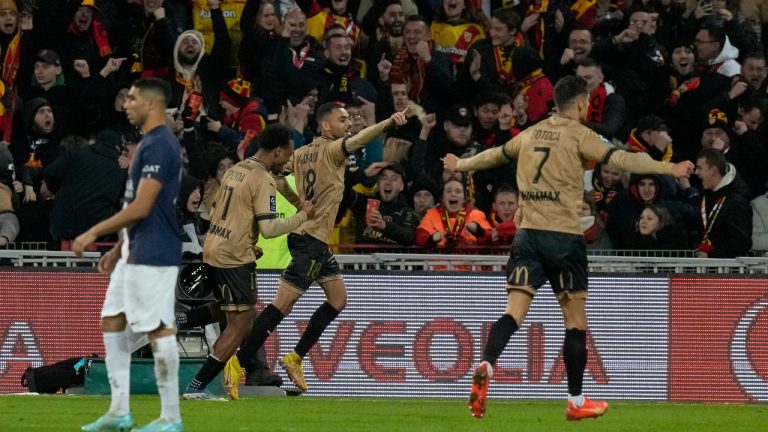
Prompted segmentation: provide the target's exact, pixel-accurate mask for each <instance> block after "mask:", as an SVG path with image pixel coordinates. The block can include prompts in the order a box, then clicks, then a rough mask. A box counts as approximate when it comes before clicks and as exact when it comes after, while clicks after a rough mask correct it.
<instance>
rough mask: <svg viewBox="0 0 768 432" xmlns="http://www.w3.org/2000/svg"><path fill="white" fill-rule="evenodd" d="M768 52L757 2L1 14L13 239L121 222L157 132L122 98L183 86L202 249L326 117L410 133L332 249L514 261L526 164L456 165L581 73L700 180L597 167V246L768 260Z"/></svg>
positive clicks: (6, 188) (388, 138) (593, 213)
mask: <svg viewBox="0 0 768 432" xmlns="http://www.w3.org/2000/svg"><path fill="white" fill-rule="evenodd" d="M761 41H762V42H761ZM766 47H768V3H766V2H764V1H761V0H741V1H739V0H701V1H698V2H697V1H695V0H610V1H608V0H597V1H596V0H511V1H506V0H505V1H502V0H491V1H488V0H485V1H475V0H376V1H369V0H363V1H356V0H302V1H296V2H294V1H291V0H279V1H278V0H275V1H272V0H165V1H163V0H101V1H99V0H96V1H94V0H18V1H16V0H0V60H2V66H1V67H2V69H1V70H0V79H1V81H0V97H1V99H0V102H1V103H0V134H1V135H2V136H1V137H0V140H1V141H2V143H0V247H3V246H5V245H6V244H7V243H11V242H46V243H48V244H49V247H50V248H53V249H59V248H63V249H67V248H68V247H69V246H68V245H69V242H70V241H71V240H72V239H74V238H75V237H76V236H78V235H79V234H81V233H82V232H83V231H85V230H86V229H87V228H88V227H90V226H92V225H94V224H95V223H97V222H98V221H100V220H103V219H106V218H107V217H109V216H111V215H112V214H114V213H115V212H116V211H117V210H118V209H119V208H120V205H121V197H122V193H123V187H124V184H125V181H126V175H127V174H126V172H127V171H126V169H127V167H128V164H129V163H130V156H131V153H132V151H133V150H134V149H135V147H136V144H137V143H138V142H139V141H140V140H141V136H140V134H139V132H138V131H137V130H135V129H134V128H133V127H132V126H130V124H129V123H128V121H127V118H126V116H125V112H124V108H123V102H124V101H125V98H126V95H127V92H128V88H129V87H130V84H131V82H133V80H135V79H136V78H138V77H147V76H153V77H161V78H164V79H167V80H168V81H169V82H170V84H171V86H172V89H173V97H172V102H171V106H172V107H173V109H170V110H168V111H167V122H168V124H169V125H170V126H171V127H172V129H173V131H174V132H175V133H176V134H177V135H178V136H179V138H180V140H181V142H182V145H183V152H182V158H183V163H184V170H185V175H184V178H183V185H182V192H181V196H180V197H179V201H178V203H179V218H180V220H181V221H182V226H184V233H180V235H182V236H185V237H187V240H188V242H187V246H186V250H187V251H188V252H190V253H193V254H195V253H199V252H200V251H201V249H200V244H201V242H200V241H199V238H201V237H202V236H203V235H204V233H205V230H206V225H207V224H206V220H207V218H208V215H209V212H210V210H211V208H212V206H213V205H214V203H213V199H214V197H215V195H216V191H217V189H218V186H219V182H220V181H221V179H222V176H223V174H224V172H226V170H227V169H228V168H229V167H231V166H232V165H233V164H234V163H236V162H237V161H238V160H241V159H243V158H244V157H245V156H246V155H249V154H252V152H254V149H255V147H256V146H257V145H258V136H259V134H260V132H261V131H262V130H263V129H264V128H265V126H266V125H267V124H269V123H273V122H280V123H282V124H284V125H286V126H288V127H290V128H291V130H292V134H293V142H294V145H295V147H296V148H299V147H301V146H302V145H304V144H306V143H309V142H311V140H312V139H313V138H314V137H315V136H316V135H317V134H318V128H317V123H316V121H315V119H314V109H315V107H316V106H319V105H320V104H323V103H326V102H334V103H337V104H341V105H343V106H344V107H346V110H347V113H348V114H349V121H350V123H351V128H350V133H351V134H355V133H357V132H359V131H360V130H362V129H363V128H364V127H366V126H369V125H372V124H375V123H376V122H377V121H380V120H382V119H385V118H387V117H388V116H390V115H391V114H392V113H393V112H395V111H403V110H405V109H406V108H408V110H407V113H408V117H409V121H408V122H407V124H405V125H403V126H397V127H392V128H390V129H389V130H387V131H386V132H385V133H384V134H383V135H382V136H380V137H379V138H377V140H376V142H374V143H373V144H371V145H370V146H368V147H366V148H365V149H363V150H360V151H358V152H357V153H356V154H351V155H349V159H348V169H347V176H346V193H345V197H344V201H343V202H342V206H341V207H342V208H341V209H340V211H339V217H338V221H339V224H338V229H337V232H336V234H335V238H336V239H337V243H341V244H350V243H356V244H358V245H362V246H363V247H374V245H379V246H386V245H388V246H390V247H391V246H399V247H408V248H409V250H410V248H413V249H414V250H417V249H420V248H421V249H423V248H428V249H431V250H436V249H437V250H457V249H461V248H463V247H466V246H472V247H474V248H477V247H483V246H488V247H492V246H494V245H496V246H507V247H508V246H509V244H510V243H511V239H512V238H513V237H514V235H515V231H516V229H515V221H514V216H515V210H516V208H517V203H518V202H519V201H521V200H542V199H554V197H544V196H538V195H536V194H532V193H526V192H525V191H522V192H519V191H518V190H517V188H516V185H515V171H516V168H517V167H516V165H515V163H510V164H509V165H507V166H504V167H499V168H496V169H494V170H491V171H482V172H476V173H472V174H470V175H467V176H464V175H460V174H459V173H451V172H443V164H442V162H441V158H442V157H443V156H445V155H446V154H448V153H452V154H455V155H457V156H459V157H468V156H472V155H475V154H477V153H479V152H482V151H484V150H486V149H488V148H492V147H495V146H499V145H502V144H503V143H505V142H507V141H508V140H509V139H511V138H512V137H514V136H515V135H516V134H518V133H519V132H520V131H522V130H524V129H525V128H526V127H529V126H531V125H532V124H535V123H536V122H537V121H540V120H541V119H543V118H545V117H546V116H547V115H548V114H549V113H550V112H551V111H552V107H553V102H552V96H553V94H552V93H553V84H554V83H556V82H557V80H558V79H559V78H561V77H563V76H566V75H577V76H579V77H582V78H583V79H584V80H585V81H586V82H587V84H588V88H589V90H590V92H591V96H590V97H591V99H590V102H591V109H590V112H589V115H588V118H587V119H586V124H587V125H588V126H589V127H590V128H592V129H593V130H594V131H595V132H597V133H599V134H600V135H601V136H602V137H604V139H605V140H606V141H609V142H611V143H612V144H613V145H615V146H617V147H620V148H627V149H630V150H632V151H635V152H643V153H647V154H648V155H649V157H651V158H654V159H656V160H664V161H673V162H677V161H681V160H686V159H688V160H691V161H693V162H694V163H695V164H696V172H695V173H696V175H695V176H692V177H691V179H690V181H687V180H681V181H675V180H674V179H673V178H672V177H664V176H655V175H642V176H631V177H630V176H627V175H625V173H624V172H622V171H621V170H620V169H617V168H616V167H613V166H609V165H602V166H601V165H599V164H598V165H595V166H592V165H589V164H585V189H586V193H585V195H584V200H583V203H578V205H581V208H582V228H583V230H584V236H585V239H586V241H587V243H588V244H589V245H590V247H592V248H595V249H671V250H695V251H696V255H697V256H701V257H735V256H741V255H745V254H747V253H748V252H749V251H750V250H768V195H767V194H766V181H768V168H767V167H768V126H767V125H766V123H765V121H764V120H765V115H766V110H768V79H767V78H766V77H767V75H768V65H767V64H766ZM540 162H541V161H538V160H535V161H530V160H519V161H516V164H538V163H540ZM312 180H313V179H304V183H307V182H309V183H311V182H312ZM280 199H281V198H280V197H278V201H279V200H280ZM289 206H290V205H288V206H286V205H285V203H278V209H284V210H279V211H280V212H281V213H283V214H282V216H288V215H290V212H291V209H290V208H287V207H289ZM293 211H295V209H294V210H293ZM114 240H115V239H114V238H104V239H101V241H104V242H109V241H114ZM260 244H261V242H260ZM264 247H265V248H266V247H267V246H264ZM265 253H266V254H269V253H270V250H269V249H267V250H265Z"/></svg>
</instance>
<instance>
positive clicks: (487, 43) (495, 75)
mask: <svg viewBox="0 0 768 432" xmlns="http://www.w3.org/2000/svg"><path fill="white" fill-rule="evenodd" d="M520 22H521V20H520V16H519V15H518V14H517V13H516V12H515V11H514V10H513V9H510V8H504V9H497V10H495V11H493V14H492V15H491V26H490V28H489V30H488V36H489V38H488V39H481V40H479V41H477V42H475V43H474V44H473V45H472V48H470V50H469V52H468V53H467V57H466V60H465V61H464V65H463V67H462V70H461V73H460V74H459V82H461V83H462V85H463V86H464V87H465V88H466V89H467V90H468V91H469V92H470V93H477V92H479V91H483V90H485V91H489V90H490V91H503V92H505V93H507V94H508V95H510V96H514V94H513V93H512V91H513V90H514V87H515V77H514V74H513V73H512V52H513V51H514V50H515V49H516V48H517V47H520V46H523V45H525V43H526V41H525V37H524V35H523V33H522V32H521V31H520Z"/></svg>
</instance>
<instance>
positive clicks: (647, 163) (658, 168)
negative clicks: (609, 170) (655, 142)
mask: <svg viewBox="0 0 768 432" xmlns="http://www.w3.org/2000/svg"><path fill="white" fill-rule="evenodd" d="M611 150H613V149H611ZM611 150H609V152H610V154H606V156H605V157H603V160H605V159H606V158H607V160H606V162H607V163H610V164H611V165H616V166H617V167H619V168H621V169H623V170H626V171H629V172H631V173H633V174H668V175H673V176H675V177H677V178H681V177H689V176H690V175H691V174H692V173H693V163H691V161H683V162H678V163H676V164H672V163H669V162H659V161H655V160H653V159H652V158H651V157H650V156H648V155H647V154H646V153H630V152H626V151H624V150H615V151H611Z"/></svg>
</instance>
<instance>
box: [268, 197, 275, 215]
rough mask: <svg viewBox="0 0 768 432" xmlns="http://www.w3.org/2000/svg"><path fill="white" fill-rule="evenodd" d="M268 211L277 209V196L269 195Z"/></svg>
mask: <svg viewBox="0 0 768 432" xmlns="http://www.w3.org/2000/svg"><path fill="white" fill-rule="evenodd" d="M269 211H271V212H276V211H277V197H276V196H275V195H270V196H269Z"/></svg>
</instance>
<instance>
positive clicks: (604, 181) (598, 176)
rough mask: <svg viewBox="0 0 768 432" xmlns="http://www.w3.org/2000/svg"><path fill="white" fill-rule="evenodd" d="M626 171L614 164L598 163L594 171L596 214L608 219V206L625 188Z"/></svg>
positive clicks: (593, 183)
mask: <svg viewBox="0 0 768 432" xmlns="http://www.w3.org/2000/svg"><path fill="white" fill-rule="evenodd" d="M623 180H624V171H623V170H621V169H620V168H617V167H615V166H613V165H606V164H597V165H596V166H595V169H594V170H593V171H592V182H591V183H592V193H591V197H590V198H591V201H592V204H593V205H594V207H595V211H594V213H595V216H597V217H599V218H600V219H601V220H602V221H603V222H605V221H606V220H607V219H608V206H609V205H610V204H611V202H612V201H613V199H614V198H615V197H616V195H617V194H619V193H620V192H622V191H623V190H624V181H623Z"/></svg>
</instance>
